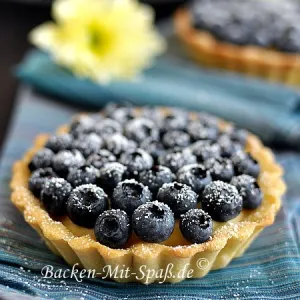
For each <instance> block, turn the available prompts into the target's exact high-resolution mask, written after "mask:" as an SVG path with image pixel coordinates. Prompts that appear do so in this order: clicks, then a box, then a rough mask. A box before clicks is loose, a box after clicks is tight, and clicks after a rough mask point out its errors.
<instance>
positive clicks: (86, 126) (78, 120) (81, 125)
mask: <svg viewBox="0 0 300 300" xmlns="http://www.w3.org/2000/svg"><path fill="white" fill-rule="evenodd" d="M94 125H95V121H94V120H93V118H91V117H90V116H89V115H79V116H76V117H75V118H73V120H72V122H71V125H70V133H71V134H72V135H73V136H74V137H78V136H79V135H81V134H87V133H91V132H92V131H93V129H94Z"/></svg>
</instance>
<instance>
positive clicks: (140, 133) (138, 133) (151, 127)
mask: <svg viewBox="0 0 300 300" xmlns="http://www.w3.org/2000/svg"><path fill="white" fill-rule="evenodd" d="M125 134H126V136H127V137H128V138H129V139H131V140H134V141H136V142H138V143H141V142H142V141H143V140H144V139H146V138H148V137H151V138H152V139H153V140H157V139H158V138H159V129H158V127H157V125H156V124H155V123H154V122H153V121H151V120H149V119H146V118H136V119H134V120H131V121H129V122H128V123H127V125H126V127H125Z"/></svg>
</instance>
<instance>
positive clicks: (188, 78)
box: [17, 42, 300, 149]
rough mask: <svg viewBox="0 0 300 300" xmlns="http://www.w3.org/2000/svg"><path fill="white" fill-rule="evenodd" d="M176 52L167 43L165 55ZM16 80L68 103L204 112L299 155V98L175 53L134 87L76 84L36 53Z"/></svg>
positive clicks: (130, 83)
mask: <svg viewBox="0 0 300 300" xmlns="http://www.w3.org/2000/svg"><path fill="white" fill-rule="evenodd" d="M178 47H179V46H178V45H177V44H176V43H174V42H172V43H170V48H171V49H170V50H174V49H173V48H176V49H177V48H178ZM17 75H18V77H19V78H20V79H21V80H22V81H24V82H26V83H29V84H30V85H32V86H34V87H35V88H37V89H38V90H40V91H42V92H44V93H47V94H51V95H54V96H55V97H59V98H61V99H63V100H65V101H68V102H69V103H77V104H81V105H82V104H85V105H89V106H90V107H101V106H103V105H105V104H106V103H107V102H108V101H115V102H131V103H134V104H138V105H146V104H147V105H170V106H181V107H185V108H189V109H192V110H205V111H208V112H210V113H213V114H216V115H218V116H220V117H222V118H225V119H228V120H231V121H233V122H235V123H236V124H237V125H239V126H241V127H243V128H247V129H249V130H251V131H252V132H253V133H255V134H257V135H259V136H260V137H261V138H262V139H263V140H264V141H265V142H267V143H270V144H273V145H280V146H283V147H290V148H294V149H300V95H299V93H298V92H296V91H294V90H291V89H289V88H286V87H283V86H280V85H272V84H268V83H265V82H261V81H258V80H254V79H249V78H248V79H246V78H243V77H240V76H237V75H233V74H231V73H227V72H224V73H217V72H212V71H208V70H204V69H200V68H199V67H197V66H195V65H194V64H193V63H191V62H189V61H188V60H187V59H185V58H184V56H183V55H182V53H181V52H180V51H179V53H173V52H172V51H169V52H168V53H167V54H166V55H165V56H164V57H162V58H160V59H158V61H157V63H156V64H155V65H154V66H153V67H152V68H151V69H150V70H147V71H146V72H145V73H144V74H143V76H142V77H141V78H140V79H139V80H136V81H133V82H114V83H112V84H109V85H104V86H100V85H96V84H94V83H92V82H90V81H88V80H79V79H76V78H74V77H73V76H72V74H71V73H69V72H67V71H66V70H64V69H62V68H60V67H58V66H57V65H55V64H54V63H53V62H52V61H51V59H50V58H49V56H48V55H46V54H45V53H42V52H39V51H33V52H31V53H29V54H28V55H27V57H26V58H25V59H24V61H23V63H21V65H20V66H19V67H18V68H17Z"/></svg>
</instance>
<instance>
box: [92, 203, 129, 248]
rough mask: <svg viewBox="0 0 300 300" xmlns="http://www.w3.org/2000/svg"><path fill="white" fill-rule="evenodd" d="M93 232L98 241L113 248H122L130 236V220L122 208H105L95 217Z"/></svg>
mask: <svg viewBox="0 0 300 300" xmlns="http://www.w3.org/2000/svg"><path fill="white" fill-rule="evenodd" d="M94 232H95V236H96V239H97V241H98V242H99V243H101V244H103V245H105V246H107V247H110V248H114V249H118V248H123V247H124V245H125V244H126V242H127V241H128V239H129V237H130V233H131V226H130V220H129V218H128V216H127V214H126V212H125V211H123V210H120V209H111V210H107V211H105V212H103V213H102V214H101V215H100V216H99V217H98V218H97V220H96V224H95V228H94Z"/></svg>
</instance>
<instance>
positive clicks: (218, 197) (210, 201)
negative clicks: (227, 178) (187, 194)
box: [201, 181, 243, 222]
mask: <svg viewBox="0 0 300 300" xmlns="http://www.w3.org/2000/svg"><path fill="white" fill-rule="evenodd" d="M201 205H202V209H203V210H204V211H206V212H208V214H209V215H210V216H211V217H212V218H213V220H215V221H218V222H226V221H229V220H231V219H233V218H235V217H236V216H238V215H239V213H240V212H241V211H242V208H243V199H242V197H241V196H240V194H239V192H238V190H237V188H236V187H235V186H233V185H231V184H229V183H225V182H223V181H213V182H212V183H210V184H209V185H207V186H206V187H205V189H204V191H203V194H202V197H201Z"/></svg>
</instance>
